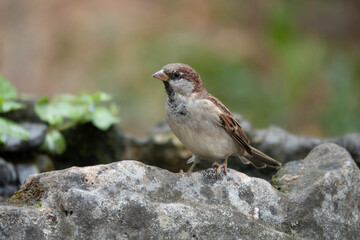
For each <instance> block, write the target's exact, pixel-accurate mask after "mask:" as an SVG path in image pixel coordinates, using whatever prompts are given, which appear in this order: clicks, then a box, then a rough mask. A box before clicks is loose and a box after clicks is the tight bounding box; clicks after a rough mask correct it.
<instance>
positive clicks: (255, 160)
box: [240, 146, 281, 168]
mask: <svg viewBox="0 0 360 240" xmlns="http://www.w3.org/2000/svg"><path fill="white" fill-rule="evenodd" d="M250 148H251V153H252V157H251V156H246V157H240V158H241V160H243V162H244V163H245V162H246V160H247V161H248V162H251V164H252V165H254V167H256V168H264V167H266V166H268V167H272V168H279V167H281V163H279V162H278V161H276V160H275V159H273V158H271V157H269V156H268V155H266V154H265V153H263V152H261V151H259V150H257V149H256V148H254V147H251V146H250ZM243 158H245V159H243Z"/></svg>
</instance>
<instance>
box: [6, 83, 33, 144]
mask: <svg viewBox="0 0 360 240" xmlns="http://www.w3.org/2000/svg"><path fill="white" fill-rule="evenodd" d="M17 98H18V95H17V91H16V89H15V88H14V86H12V85H11V84H10V83H9V82H7V81H6V80H5V79H4V78H3V77H2V76H0V113H7V112H10V111H14V110H18V109H22V108H24V107H25V106H24V105H23V104H21V103H18V102H16V99H17ZM8 136H11V137H14V138H19V139H23V140H27V139H29V133H28V132H27V131H26V130H25V129H24V128H22V127H21V126H19V125H18V124H17V123H15V122H13V121H10V120H8V119H6V118H4V117H0V144H3V143H6V141H7V137H8Z"/></svg>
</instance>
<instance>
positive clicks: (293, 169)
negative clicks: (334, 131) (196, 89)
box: [275, 144, 360, 239]
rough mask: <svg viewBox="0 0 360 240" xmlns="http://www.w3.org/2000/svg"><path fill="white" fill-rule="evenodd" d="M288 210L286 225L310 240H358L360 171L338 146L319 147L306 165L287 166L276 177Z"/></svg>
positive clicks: (304, 162) (300, 163)
mask: <svg viewBox="0 0 360 240" xmlns="http://www.w3.org/2000/svg"><path fill="white" fill-rule="evenodd" d="M275 179H277V180H278V181H277V182H278V184H279V186H278V187H280V188H281V190H282V191H284V192H288V194H286V195H287V198H283V200H282V201H283V204H284V205H285V206H287V208H286V211H287V218H286V222H285V223H284V224H285V225H286V224H288V225H290V226H292V227H293V229H294V231H296V232H297V234H299V235H300V236H302V237H305V238H308V239H318V238H319V237H321V238H323V239H358V237H359V234H360V204H359V196H360V171H359V168H358V167H357V166H356V164H355V163H354V161H353V160H352V158H351V156H350V155H349V153H348V152H347V151H346V150H345V149H343V148H341V147H339V146H338V145H335V144H323V145H320V146H319V147H316V148H315V149H314V150H312V151H311V153H310V154H309V155H308V156H307V157H306V159H304V160H303V161H293V162H289V163H288V164H286V165H285V166H284V167H283V168H282V169H280V170H279V172H278V173H277V175H276V176H275Z"/></svg>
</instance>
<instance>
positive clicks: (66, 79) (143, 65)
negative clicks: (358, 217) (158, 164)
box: [0, 0, 360, 136]
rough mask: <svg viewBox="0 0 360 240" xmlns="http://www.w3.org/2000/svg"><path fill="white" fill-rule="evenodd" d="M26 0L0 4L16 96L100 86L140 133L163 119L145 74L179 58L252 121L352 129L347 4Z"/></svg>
mask: <svg viewBox="0 0 360 240" xmlns="http://www.w3.org/2000/svg"><path fill="white" fill-rule="evenodd" d="M37 1H39V2H41V3H42V5H41V6H42V8H41V9H40V8H39V7H38V6H39V5H40V4H39V5H37V6H35V5H33V4H30V3H27V4H22V3H20V2H19V3H17V2H16V1H9V3H7V4H4V5H2V6H0V15H1V16H2V18H3V19H4V20H6V21H0V36H7V37H6V38H5V39H4V41H3V42H4V46H5V50H6V51H4V54H3V55H2V58H3V61H2V63H1V62H0V71H1V72H3V74H4V76H6V78H7V79H9V80H10V81H13V82H14V84H15V85H16V86H17V87H18V89H19V90H20V91H21V92H30V93H35V94H36V95H38V96H43V95H56V94H58V93H63V92H72V93H74V92H78V91H79V90H87V91H95V90H101V91H105V92H109V93H110V94H111V95H113V96H114V99H115V100H116V101H117V103H118V104H119V105H120V106H121V109H122V111H121V112H122V114H121V117H122V126H123V128H125V129H126V130H128V131H130V132H132V133H136V134H138V135H145V134H146V132H147V131H148V130H149V129H150V127H152V126H153V125H154V124H155V123H157V122H158V121H160V120H162V119H164V108H163V107H164V102H165V93H164V91H163V89H162V88H163V87H162V85H161V83H160V82H158V81H156V80H155V79H152V78H151V75H152V74H153V73H154V72H155V71H157V70H158V69H159V68H161V67H162V66H163V65H165V64H167V63H170V62H185V63H188V64H189V65H191V66H193V67H194V68H195V69H196V70H197V71H198V72H199V73H200V74H201V76H202V78H203V80H204V84H205V86H206V87H207V89H208V90H209V92H211V93H212V94H213V95H215V96H216V97H218V98H219V99H220V100H221V101H223V102H224V103H225V104H226V105H227V106H228V107H229V109H230V110H231V111H233V112H239V113H241V114H243V115H244V117H245V118H247V119H249V120H250V121H251V122H252V123H253V124H254V126H255V127H257V128H261V127H267V126H268V125H271V124H275V125H280V126H282V127H284V128H286V129H287V130H289V131H292V132H295V133H298V134H305V135H318V136H335V135H342V134H345V133H348V132H354V131H356V132H359V131H360V124H359V119H360V104H359V102H360V101H359V100H360V99H359V98H360V94H359V92H360V45H359V44H358V43H359V41H360V17H359V16H360V15H359V9H360V5H359V3H358V1H352V0H350V1H339V0H332V1H322V0H315V1H311V2H308V1H286V0H273V1H260V0H254V1H238V0H228V1H215V0H211V1H207V0H185V1H165V0H157V1H151V2H148V1H141V0H132V1H130V0H124V1H115V0H110V1H104V2H102V3H101V4H98V5H96V6H95V5H94V4H93V3H91V2H82V3H78V2H77V3H75V2H70V1H69V2H67V3H66V4H64V5H63V6H62V7H61V6H60V5H58V4H56V3H51V2H49V1H46V0H37ZM65 6H66V7H65ZM10 12H11V14H10ZM14 19H16V21H14ZM4 23H5V24H4ZM18 46H22V48H19V47H18ZM18 66H23V67H18ZM34 69H35V70H34Z"/></svg>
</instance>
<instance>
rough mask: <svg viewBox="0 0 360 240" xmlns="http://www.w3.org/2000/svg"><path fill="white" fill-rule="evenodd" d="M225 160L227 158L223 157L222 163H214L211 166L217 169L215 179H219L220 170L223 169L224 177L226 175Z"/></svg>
mask: <svg viewBox="0 0 360 240" xmlns="http://www.w3.org/2000/svg"><path fill="white" fill-rule="evenodd" d="M227 160H228V156H226V157H225V159H224V161H223V163H221V164H220V163H218V162H214V163H213V164H212V166H213V167H214V166H216V167H217V169H216V179H219V175H220V172H221V169H222V168H224V171H225V175H227Z"/></svg>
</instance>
